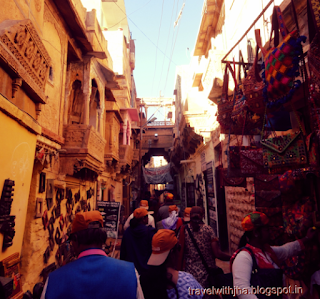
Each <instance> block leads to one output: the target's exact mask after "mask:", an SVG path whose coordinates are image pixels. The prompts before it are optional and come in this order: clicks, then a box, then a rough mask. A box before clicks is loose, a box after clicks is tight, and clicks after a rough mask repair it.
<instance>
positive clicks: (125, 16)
mask: <svg viewBox="0 0 320 299" xmlns="http://www.w3.org/2000/svg"><path fill="white" fill-rule="evenodd" d="M151 1H153V0H149V1H148V2H146V3H145V4H144V5H142V6H141V7H139V8H138V9H136V10H134V11H133V12H131V13H129V14H128V15H126V16H125V17H124V18H123V19H121V20H120V21H119V22H118V23H116V24H114V25H112V26H111V27H108V29H111V28H113V27H115V26H117V25H118V24H120V23H121V22H122V21H123V20H125V19H126V18H127V16H131V15H133V14H134V13H135V12H137V11H138V10H140V9H142V8H144V7H145V6H147V5H148V4H149V3H150V2H151Z"/></svg>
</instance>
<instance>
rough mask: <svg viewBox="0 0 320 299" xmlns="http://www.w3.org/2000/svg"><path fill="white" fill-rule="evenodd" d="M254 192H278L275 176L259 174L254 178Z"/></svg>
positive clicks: (276, 177)
mask: <svg viewBox="0 0 320 299" xmlns="http://www.w3.org/2000/svg"><path fill="white" fill-rule="evenodd" d="M254 189H255V191H263V190H269V191H272V190H279V179H278V176H277V175H268V174H261V175H256V176H255V178H254Z"/></svg>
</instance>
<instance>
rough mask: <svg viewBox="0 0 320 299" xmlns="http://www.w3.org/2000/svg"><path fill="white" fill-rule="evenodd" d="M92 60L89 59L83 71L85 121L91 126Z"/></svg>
mask: <svg viewBox="0 0 320 299" xmlns="http://www.w3.org/2000/svg"><path fill="white" fill-rule="evenodd" d="M90 68H91V60H89V61H88V62H87V63H86V64H85V66H84V72H83V100H84V107H83V109H84V113H83V115H84V117H83V123H84V124H85V125H87V126H89V113H90V97H91V91H92V84H91V72H90Z"/></svg>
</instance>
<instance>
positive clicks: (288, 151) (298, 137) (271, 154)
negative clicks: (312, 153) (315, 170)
mask: <svg viewBox="0 0 320 299" xmlns="http://www.w3.org/2000/svg"><path fill="white" fill-rule="evenodd" d="M260 143H261V144H262V146H263V163H264V167H266V168H269V170H270V169H271V171H270V172H272V173H274V172H276V171H278V169H279V168H280V169H283V168H285V167H288V168H292V167H297V168H298V167H299V166H300V167H301V165H304V164H306V163H307V153H306V149H305V144H304V140H303V136H302V133H301V132H296V133H289V134H286V135H283V136H277V137H273V138H268V139H264V140H263V139H262V140H260ZM272 168H275V169H276V170H275V171H272Z"/></svg>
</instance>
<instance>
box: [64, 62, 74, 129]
mask: <svg viewBox="0 0 320 299" xmlns="http://www.w3.org/2000/svg"><path fill="white" fill-rule="evenodd" d="M70 73H71V71H70V65H69V66H68V67H67V75H66V89H65V100H64V103H65V106H64V118H63V123H64V124H65V125H67V124H68V117H69V115H68V114H69V106H70V105H72V99H70V93H71V90H72V84H71V83H70Z"/></svg>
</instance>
